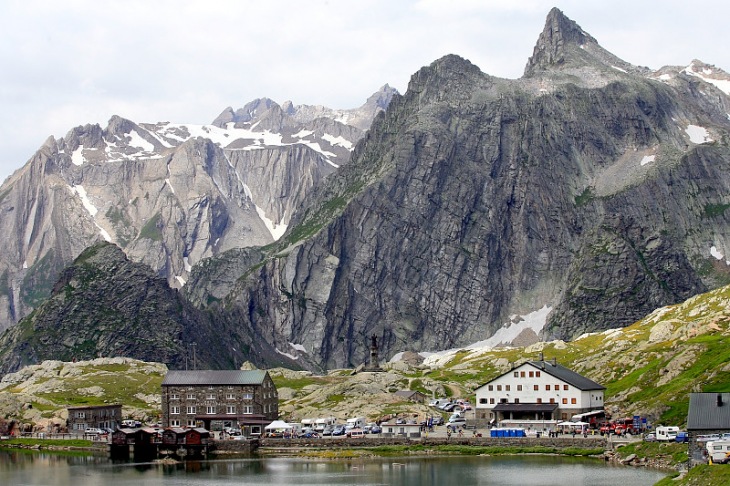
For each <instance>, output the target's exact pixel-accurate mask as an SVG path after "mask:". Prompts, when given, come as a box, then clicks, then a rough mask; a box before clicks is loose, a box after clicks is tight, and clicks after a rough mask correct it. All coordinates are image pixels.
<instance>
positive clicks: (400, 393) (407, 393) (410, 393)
mask: <svg viewBox="0 0 730 486" xmlns="http://www.w3.org/2000/svg"><path fill="white" fill-rule="evenodd" d="M395 394H396V395H398V396H399V397H405V398H411V397H412V396H413V395H416V394H418V395H420V396H422V397H425V396H426V395H424V394H423V393H421V392H419V391H414V390H398V391H397V392H395Z"/></svg>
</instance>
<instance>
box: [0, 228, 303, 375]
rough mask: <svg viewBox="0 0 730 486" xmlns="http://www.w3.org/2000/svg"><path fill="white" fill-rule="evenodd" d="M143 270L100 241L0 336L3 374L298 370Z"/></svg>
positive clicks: (253, 334)
mask: <svg viewBox="0 0 730 486" xmlns="http://www.w3.org/2000/svg"><path fill="white" fill-rule="evenodd" d="M217 321H218V320H217V319H216V316H215V314H214V313H209V312H201V311H199V310H198V309H196V308H195V307H193V306H192V305H190V304H189V303H188V302H187V301H186V300H185V299H184V298H182V297H181V296H180V294H179V293H178V291H177V290H175V289H171V288H170V287H169V286H168V285H167V282H166V281H165V279H163V278H160V277H158V276H156V275H155V273H154V272H153V271H152V270H151V269H150V268H149V267H148V266H146V265H144V264H140V263H135V262H133V261H131V260H129V259H128V258H127V257H126V256H125V255H124V253H123V252H122V250H121V249H119V248H118V247H117V246H115V245H113V244H110V243H106V242H102V243H98V244H96V245H93V246H91V247H89V248H87V249H86V250H84V251H83V252H82V253H81V255H79V257H78V258H77V259H76V260H75V261H74V262H73V264H72V265H70V266H69V267H67V268H66V269H65V270H63V272H62V273H61V276H60V278H59V280H58V281H57V282H56V284H55V286H54V288H53V289H52V292H51V297H50V298H49V299H47V300H46V301H45V302H44V303H43V304H41V305H40V306H39V307H38V308H37V309H36V310H35V311H34V312H33V313H32V314H31V315H30V316H28V317H26V318H25V319H23V320H22V321H21V322H20V323H19V324H18V325H17V326H14V327H13V328H11V329H9V330H8V331H6V332H5V333H4V334H3V335H2V337H0V374H2V373H4V372H7V371H14V370H17V369H19V368H20V367H22V366H24V365H26V364H34V363H38V362H40V361H43V360H45V359H55V360H60V361H73V360H84V359H93V358H96V357H131V358H136V359H141V360H148V361H151V360H155V359H157V360H159V361H161V362H164V363H166V364H167V365H168V366H170V367H172V368H177V369H184V368H186V367H189V368H191V369H192V367H193V364H194V363H195V365H196V366H197V367H198V368H214V369H216V368H232V367H235V366H236V365H240V364H241V363H243V361H244V358H245V360H249V359H250V360H252V361H254V362H256V363H258V364H264V363H273V362H277V361H278V362H280V363H282V364H286V365H288V366H290V367H291V366H296V365H295V364H293V363H291V362H290V361H289V360H287V358H286V357H283V356H281V355H278V354H277V353H275V352H274V351H273V350H272V349H271V348H270V347H269V346H268V345H267V344H266V342H265V341H264V340H263V339H261V338H260V336H259V335H258V334H257V333H256V332H255V331H254V330H252V329H251V328H250V327H247V326H245V325H244V326H240V325H239V326H235V327H233V328H226V327H225V326H222V325H219V324H218V322H217Z"/></svg>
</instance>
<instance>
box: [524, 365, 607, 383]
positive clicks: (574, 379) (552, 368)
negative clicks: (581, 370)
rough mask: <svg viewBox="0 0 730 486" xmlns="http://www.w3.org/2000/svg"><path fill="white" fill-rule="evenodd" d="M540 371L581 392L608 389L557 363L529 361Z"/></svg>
mask: <svg viewBox="0 0 730 486" xmlns="http://www.w3.org/2000/svg"><path fill="white" fill-rule="evenodd" d="M527 363H528V364H531V365H532V366H534V367H535V368H537V369H538V370H542V371H544V372H545V373H547V374H549V375H550V376H554V377H555V378H557V379H558V380H562V381H564V382H565V383H567V384H568V385H572V386H574V387H575V388H577V389H579V390H605V389H606V387H605V386H603V385H599V384H598V383H596V382H595V381H593V380H591V379H588V378H586V377H585V376H582V375H579V374H578V373H576V372H575V371H573V370H569V369H568V368H566V367H565V366H563V365H560V364H558V363H557V362H556V361H528V362H527Z"/></svg>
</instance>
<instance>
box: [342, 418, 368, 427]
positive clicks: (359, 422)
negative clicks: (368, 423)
mask: <svg viewBox="0 0 730 486" xmlns="http://www.w3.org/2000/svg"><path fill="white" fill-rule="evenodd" d="M345 427H346V428H348V429H355V428H358V429H362V428H363V427H365V417H353V418H349V419H347V424H345Z"/></svg>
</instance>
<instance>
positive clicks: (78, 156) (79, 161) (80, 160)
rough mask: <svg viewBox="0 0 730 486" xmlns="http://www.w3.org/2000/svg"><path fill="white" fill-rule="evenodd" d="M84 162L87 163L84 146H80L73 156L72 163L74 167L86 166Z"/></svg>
mask: <svg viewBox="0 0 730 486" xmlns="http://www.w3.org/2000/svg"><path fill="white" fill-rule="evenodd" d="M84 162H86V159H84V146H83V145H79V147H78V148H77V149H76V150H74V152H73V153H72V154H71V163H72V164H73V165H84Z"/></svg>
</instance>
